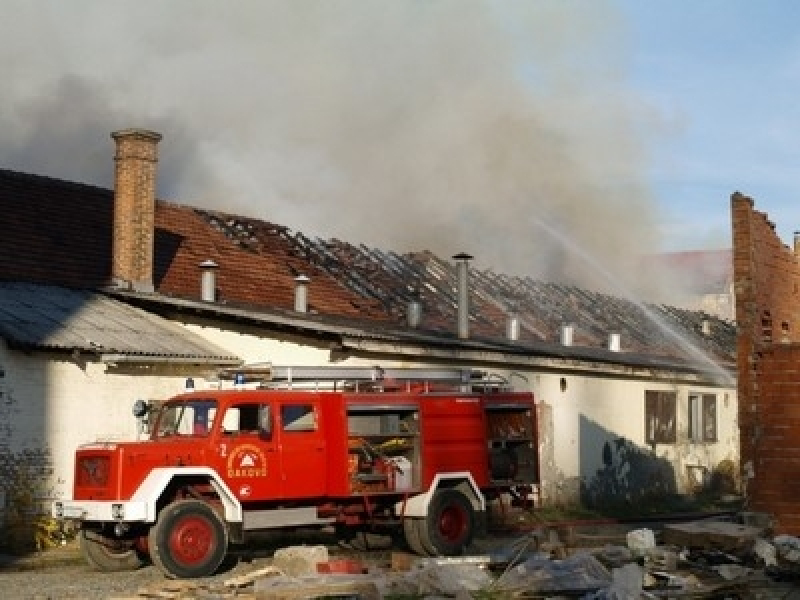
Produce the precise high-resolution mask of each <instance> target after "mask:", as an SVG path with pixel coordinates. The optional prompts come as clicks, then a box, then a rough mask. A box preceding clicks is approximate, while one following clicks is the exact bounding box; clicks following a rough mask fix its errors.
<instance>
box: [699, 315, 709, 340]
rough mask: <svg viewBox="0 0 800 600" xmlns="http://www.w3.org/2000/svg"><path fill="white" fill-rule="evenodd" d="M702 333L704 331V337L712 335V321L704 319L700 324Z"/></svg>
mask: <svg viewBox="0 0 800 600" xmlns="http://www.w3.org/2000/svg"><path fill="white" fill-rule="evenodd" d="M700 331H702V332H703V335H704V336H706V337H708V336H709V335H711V321H709V320H708V319H703V321H702V322H701V323H700Z"/></svg>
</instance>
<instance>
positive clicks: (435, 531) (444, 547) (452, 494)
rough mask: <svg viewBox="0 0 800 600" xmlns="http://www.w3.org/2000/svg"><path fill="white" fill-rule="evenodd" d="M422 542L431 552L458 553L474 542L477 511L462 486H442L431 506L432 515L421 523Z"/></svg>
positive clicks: (434, 553)
mask: <svg viewBox="0 0 800 600" xmlns="http://www.w3.org/2000/svg"><path fill="white" fill-rule="evenodd" d="M417 529H418V534H419V539H420V542H421V543H422V546H423V547H424V548H425V550H426V551H427V552H428V553H429V554H430V555H431V556H458V555H460V554H463V553H464V551H465V550H466V548H467V546H469V545H470V544H471V543H472V537H473V535H474V534H475V511H474V510H473V509H472V504H471V503H470V501H469V500H468V499H467V498H466V496H464V494H462V493H461V492H459V491H458V490H454V489H441V490H438V491H437V492H436V493H435V494H434V495H433V499H432V500H431V503H430V505H429V506H428V515H427V517H426V518H425V519H421V520H420V522H419V525H418V528H417Z"/></svg>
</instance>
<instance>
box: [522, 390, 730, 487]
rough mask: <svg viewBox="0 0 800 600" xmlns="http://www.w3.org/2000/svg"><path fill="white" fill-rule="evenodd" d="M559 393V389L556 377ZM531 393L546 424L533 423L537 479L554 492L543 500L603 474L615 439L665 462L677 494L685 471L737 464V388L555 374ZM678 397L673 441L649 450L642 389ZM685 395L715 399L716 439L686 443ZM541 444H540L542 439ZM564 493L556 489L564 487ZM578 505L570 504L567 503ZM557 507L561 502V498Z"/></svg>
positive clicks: (684, 483)
mask: <svg viewBox="0 0 800 600" xmlns="http://www.w3.org/2000/svg"><path fill="white" fill-rule="evenodd" d="M562 378H563V379H564V380H565V381H566V389H565V390H564V391H562V390H561V385H560V382H561V379H562ZM530 380H531V381H532V388H533V392H534V394H535V396H536V398H537V402H539V403H541V404H543V405H545V406H547V407H548V408H549V410H548V411H545V414H548V413H549V414H552V422H551V423H540V431H541V433H542V434H543V438H546V437H552V443H550V444H547V443H545V444H544V447H543V452H542V455H541V456H540V461H541V467H542V471H543V478H544V479H546V480H547V479H549V480H550V483H552V484H553V485H555V486H556V489H555V490H553V489H552V487H551V489H550V495H551V496H552V495H556V496H561V495H563V493H567V491H568V492H570V493H575V492H576V491H577V490H576V489H575V487H574V485H571V484H570V482H574V481H575V480H580V481H587V480H588V479H590V478H591V477H593V476H594V475H595V474H596V473H597V471H598V470H600V469H602V468H603V466H604V463H603V446H604V444H605V443H606V442H607V441H608V442H609V443H610V444H611V446H612V449H615V444H614V443H613V442H614V441H615V440H616V439H618V438H623V439H624V440H627V441H629V442H632V443H633V444H635V446H636V447H638V448H641V449H642V450H646V451H651V452H652V453H653V455H654V457H656V458H660V459H664V460H666V461H668V462H669V463H670V464H671V465H672V467H673V469H674V471H675V475H676V478H677V484H678V491H680V492H684V493H685V492H688V491H690V488H689V484H690V481H689V478H688V476H687V466H700V467H702V468H703V469H704V470H705V472H706V473H709V474H710V473H711V471H712V470H713V469H714V468H715V467H716V466H717V465H719V463H720V462H721V461H723V460H732V461H733V462H734V464H735V465H738V462H739V438H738V420H737V401H736V390H735V388H732V387H727V388H719V387H709V386H702V385H692V384H685V383H681V384H677V385H676V384H669V383H663V382H655V381H650V380H641V379H628V380H625V379H617V378H611V377H604V376H602V375H592V376H581V375H562V374H540V375H533V376H532V377H531V378H530ZM646 390H671V391H676V392H677V442H676V443H675V444H657V445H654V446H651V445H648V444H647V443H646V439H645V400H644V397H645V391H646ZM690 393H712V394H715V395H716V396H717V441H716V442H713V443H712V442H709V443H696V442H690V441H689V439H688V398H689V394H690ZM542 441H543V442H547V440H546V439H543V440H542ZM565 486H566V487H567V488H569V489H568V490H567V491H565V490H562V488H564V487H565ZM574 500H575V501H577V498H575V499H574ZM560 501H564V498H560Z"/></svg>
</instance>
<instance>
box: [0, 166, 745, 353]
mask: <svg viewBox="0 0 800 600" xmlns="http://www.w3.org/2000/svg"><path fill="white" fill-rule="evenodd" d="M0 202H2V204H3V206H4V207H6V209H5V210H4V211H2V212H0V229H2V231H3V232H4V235H3V236H0V252H2V255H3V257H4V261H3V263H2V265H0V281H14V282H31V283H43V284H48V285H60V286H66V287H72V288H83V289H95V290H106V291H108V287H107V286H108V285H109V283H110V281H111V252H112V244H111V232H112V227H113V225H112V223H113V202H114V194H113V191H111V190H107V189H103V188H99V187H95V186H90V185H81V184H76V183H71V182H66V181H61V180H57V179H52V178H48V177H42V176H37V175H30V174H24V173H18V172H14V171H8V170H2V169H0ZM154 246H155V248H154V266H153V286H154V289H155V296H157V297H161V298H164V299H174V300H176V301H178V300H187V301H192V302H194V301H197V302H199V301H200V300H201V269H200V267H199V265H200V263H202V262H204V261H206V260H209V259H210V260H213V261H214V262H215V263H216V264H217V265H218V269H217V270H216V292H217V293H216V302H214V303H211V304H212V306H209V308H213V306H218V307H225V308H226V309H232V308H237V309H240V310H242V311H246V312H248V313H258V312H263V311H273V312H274V311H284V312H285V314H286V315H289V320H290V321H294V322H296V321H297V320H298V319H306V320H313V319H315V318H317V317H319V318H326V319H328V320H330V319H345V320H346V321H347V322H348V323H358V329H359V330H360V331H362V332H364V334H365V335H366V334H367V333H369V332H371V334H373V335H382V334H388V333H389V332H390V331H391V332H395V333H394V334H393V335H399V334H400V333H401V332H406V333H409V334H412V333H413V335H415V336H419V337H420V338H422V337H426V338H427V339H430V340H434V339H438V340H443V341H446V342H447V343H465V342H459V340H457V338H456V336H455V330H456V322H457V313H458V306H457V304H458V303H457V296H458V291H457V290H458V283H457V266H456V264H455V263H454V262H452V261H448V260H444V259H442V258H441V257H438V256H436V255H434V254H432V253H430V252H428V251H420V252H416V253H408V254H399V253H396V252H393V251H392V250H391V249H377V248H368V247H366V246H363V245H359V246H356V245H353V244H350V243H348V242H344V241H340V240H335V239H332V240H323V239H319V238H311V237H308V236H306V235H304V234H303V233H301V232H293V231H292V230H290V229H289V228H288V227H285V226H282V225H276V224H273V223H270V222H267V221H264V220H261V219H256V218H249V217H242V216H237V215H232V214H228V213H223V212H219V211H210V210H201V209H198V208H194V207H191V206H185V205H180V204H175V203H172V202H166V201H163V200H157V201H156V207H155V237H154ZM298 275H305V276H307V277H309V278H310V279H311V283H310V284H309V288H308V290H309V291H308V300H309V306H308V313H307V314H300V313H296V312H294V311H293V308H294V293H295V285H296V282H295V278H296V277H297V276H298ZM413 299H416V300H419V301H420V303H421V306H422V319H421V323H420V325H419V326H418V328H417V329H416V330H414V331H413V332H412V330H411V328H410V326H409V325H408V324H407V320H406V317H407V311H408V306H409V302H410V301H411V300H413ZM511 315H514V316H515V317H516V318H517V319H518V321H517V322H518V324H519V340H518V343H519V345H520V346H521V347H525V346H527V347H529V348H531V347H534V346H535V347H537V348H545V347H550V348H552V352H553V353H554V354H555V355H559V354H560V353H561V352H562V351H563V350H562V347H561V344H560V339H561V338H560V336H561V329H562V326H564V325H571V326H572V327H573V331H574V337H573V343H574V345H575V346H576V347H577V346H580V347H583V348H586V349H598V350H603V349H606V348H607V346H608V341H609V335H610V334H619V336H620V350H621V351H622V352H621V353H619V354H621V355H623V356H624V355H627V356H629V357H630V356H633V355H642V356H662V357H685V356H686V354H687V350H686V349H687V348H692V349H694V350H693V351H696V350H699V351H701V352H704V353H708V354H709V355H711V356H712V357H714V358H715V359H719V360H721V361H722V362H732V361H733V360H734V357H735V327H734V325H733V324H732V323H730V322H727V321H724V320H721V319H718V318H716V317H714V316H712V315H710V314H707V313H704V312H701V311H689V310H683V309H679V308H676V307H671V306H665V305H653V304H643V303H639V302H636V301H633V300H629V299H625V298H620V297H614V296H610V295H607V294H602V293H598V292H593V291H591V290H586V289H582V288H578V287H575V286H571V285H562V284H558V283H553V282H544V281H539V280H535V279H532V278H529V277H519V276H509V275H505V274H502V273H497V272H495V271H491V270H480V269H474V268H471V269H470V317H469V327H470V338H471V341H473V342H476V341H482V342H486V343H492V344H494V343H501V345H507V344H506V342H507V341H508V340H507V336H506V334H507V327H508V322H509V317H510V316H511ZM320 322H321V321H320ZM112 345H113V344H112ZM605 354H608V353H607V352H606V353H605ZM620 359H622V356H620Z"/></svg>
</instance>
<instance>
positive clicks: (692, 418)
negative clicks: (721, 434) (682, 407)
mask: <svg viewBox="0 0 800 600" xmlns="http://www.w3.org/2000/svg"><path fill="white" fill-rule="evenodd" d="M689 439H690V440H691V441H693V442H716V441H717V397H716V396H715V395H714V394H689Z"/></svg>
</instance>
